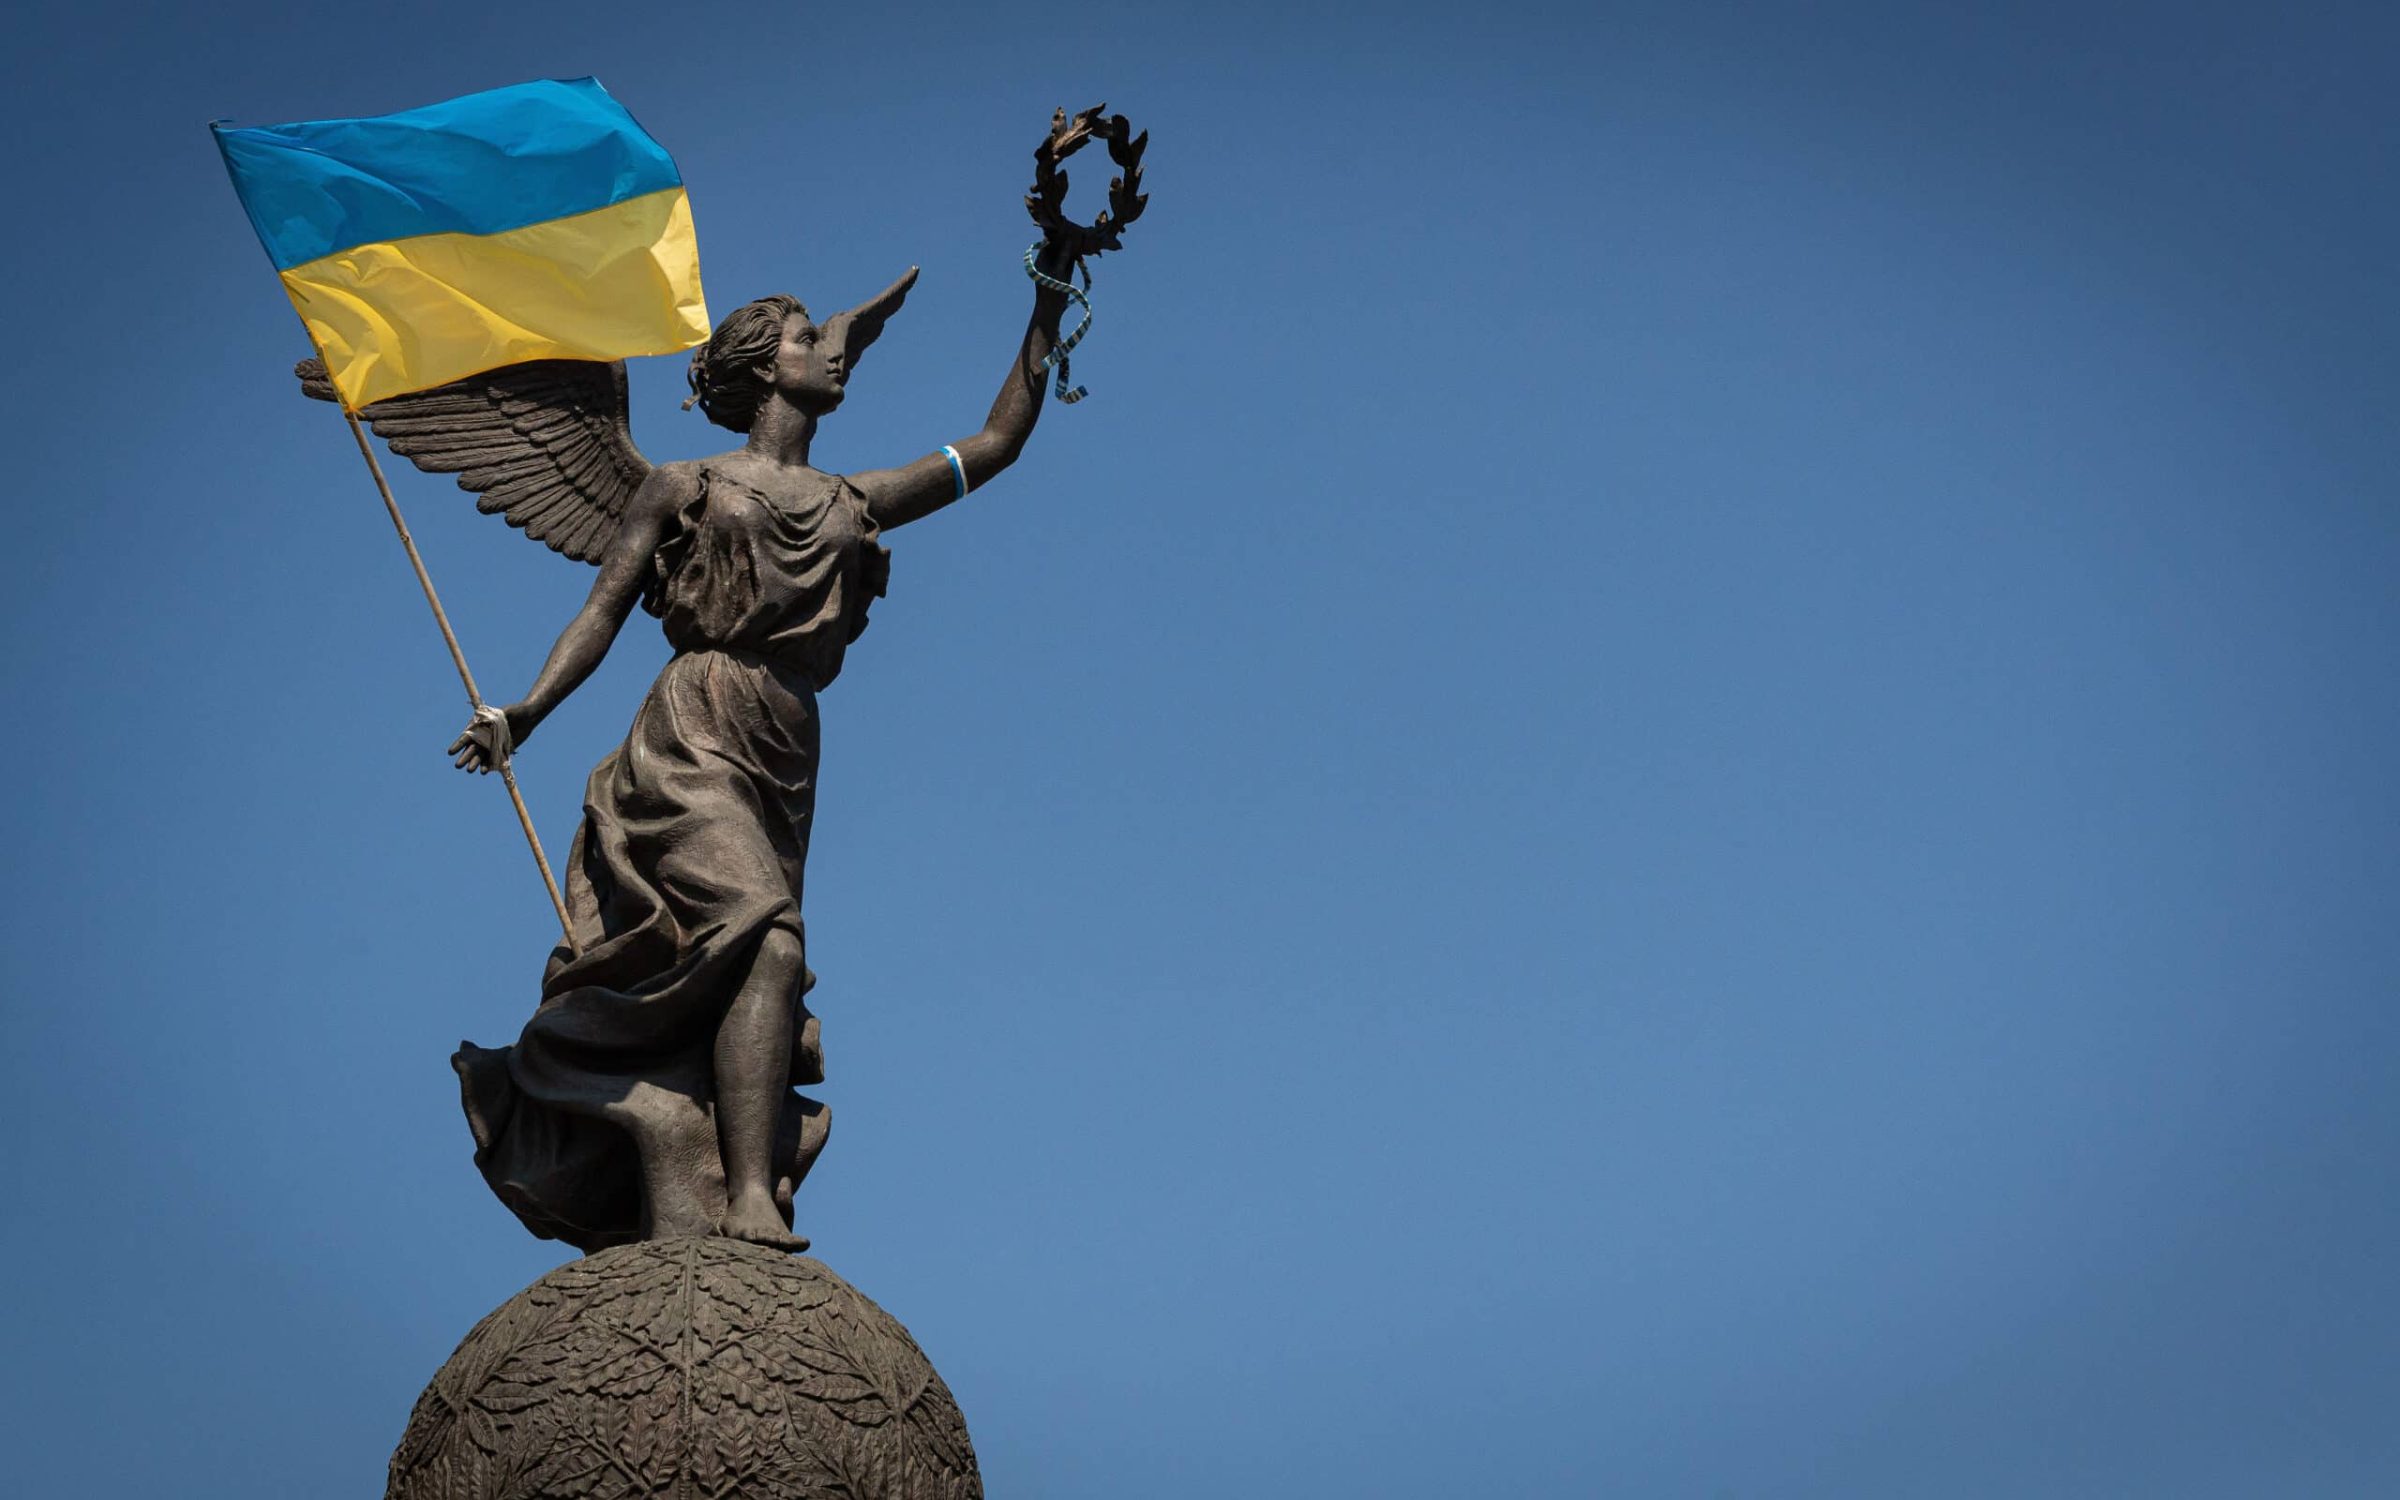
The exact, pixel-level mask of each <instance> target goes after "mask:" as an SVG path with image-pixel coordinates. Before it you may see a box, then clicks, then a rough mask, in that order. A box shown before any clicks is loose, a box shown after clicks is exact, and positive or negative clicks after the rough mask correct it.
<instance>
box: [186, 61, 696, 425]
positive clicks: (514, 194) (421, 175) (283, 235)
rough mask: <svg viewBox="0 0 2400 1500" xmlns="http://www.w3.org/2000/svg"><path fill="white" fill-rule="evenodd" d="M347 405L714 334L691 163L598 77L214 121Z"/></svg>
mask: <svg viewBox="0 0 2400 1500" xmlns="http://www.w3.org/2000/svg"><path fill="white" fill-rule="evenodd" d="M210 129H211V130H213V131H214V132H215V133H216V138H217V146H218V148H219V149H220V150H222V151H223V152H224V154H225V168H226V170H227V171H229V172H231V173H232V174H233V186H234V191H235V192H237V193H239V194H240V195H241V199H242V207H243V208H244V209H246V210H248V211H249V214H250V223H251V225H252V226H253V227H254V228H256V229H257V230H258V237H259V240H260V241H261V242H262V243H263V244H265V246H266V247H267V254H268V256H269V257H270V258H271V259H273V260H274V262H275V269H276V270H277V271H279V272H281V273H282V276H283V286H284V290H285V291H286V292H288V293H290V294H291V299H292V306H293V307H294V308H296V309H298V311H299V313H300V319H301V321H302V322H304V323H306V324H307V325H308V332H309V337H311V338H312V339H314V340H315V341H316V345H317V350H318V352H319V353H320V354H322V355H323V356H324V359H325V368H326V370H327V371H328V372H329V373H330V374H331V375H332V377H333V384H334V388H335V389H336V390H338V391H339V392H340V393H341V396H342V400H343V403H344V404H345V405H347V406H348V407H350V409H351V410H353V411H355V410H357V409H358V408H359V407H362V406H365V405H366V404H367V403H369V402H371V401H379V400H381V399H383V398H384V397H386V396H395V395H399V394H401V393H403V392H406V391H420V390H424V389H426V388H428V387H431V386H437V385H444V384H447V383H448V382H450V381H453V380H457V379H459V378H460V377H462V376H466V375H473V374H476V373H478V372H480V371H484V370H490V369H496V368H498V367H499V366H501V365H513V364H517V363H519V362H521V361H524V360H529V359H621V358H623V357H625V356H627V355H632V354H668V353H672V352H674V351H675V350H678V349H689V348H691V347H692V346H693V345H695V344H698V343H700V342H702V341H703V340H705V339H706V338H707V337H708V305H707V303H706V302H705V301H704V300H703V299H702V297H701V293H700V249H699V245H698V243H697V242H696V241H695V240H694V239H693V237H692V208H691V203H690V202H689V200H687V199H686V198H685V197H684V192H683V175H682V174H681V173H680V172H678V171H676V170H675V162H674V159H673V158H672V157H670V156H668V155H667V153H666V150H665V148H664V147H662V146H660V145H659V144H658V142H656V141H654V140H652V139H650V137H649V136H648V135H647V134H645V133H644V132H643V130H642V127H641V126H639V125H636V124H635V123H634V121H633V116H631V115H629V114H627V113H626V112H625V107H624V106H623V105H621V104H619V103H617V101H616V100H614V99H612V98H610V97H609V95H608V91H607V90H606V89H603V88H602V87H600V84H599V82H598V81H597V80H595V79H590V78H577V79H571V80H549V81H544V82H539V83H524V84H518V85H517V86H515V87H513V88H504V89H493V90H491V91H490V92H488V93H482V94H469V95H467V96H466V97H465V98H462V99H452V100H450V101H449V102H447V103H444V104H434V105H429V106H427V107H426V108H424V109H412V110H404V111H402V112H401V113H399V114H396V115H377V116H375V117H373V118H371V119H363V120H307V121H302V122H300V123H298V124H293V125H265V126H260V127H258V128H256V129H248V130H229V129H226V128H224V127H222V126H211V127H210Z"/></svg>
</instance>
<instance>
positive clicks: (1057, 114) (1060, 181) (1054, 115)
mask: <svg viewBox="0 0 2400 1500" xmlns="http://www.w3.org/2000/svg"><path fill="white" fill-rule="evenodd" d="M1107 108H1108V106H1107V105H1105V104H1095V105H1093V106H1092V107H1091V108H1090V109H1087V110H1083V111H1081V112H1079V113H1077V114H1076V115H1074V116H1073V117H1072V118H1070V117H1069V116H1068V114H1067V112H1066V111H1065V110H1064V109H1059V110H1054V111H1052V112H1051V115H1050V133H1049V134H1048V135H1047V136H1044V137H1043V138H1042V143H1041V144H1040V145H1038V146H1036V147H1034V148H1033V187H1032V189H1031V190H1030V191H1028V192H1027V193H1026V194H1025V212H1026V213H1028V214H1030V215H1032V216H1033V222H1034V223H1035V224H1036V225H1038V226H1040V228H1041V231H1042V238H1043V239H1044V240H1045V241H1047V242H1048V243H1050V244H1053V245H1058V246H1061V247H1063V248H1065V249H1066V250H1067V251H1069V252H1070V253H1072V254H1073V255H1074V257H1075V258H1076V259H1077V260H1079V261H1080V260H1084V259H1086V258H1088V257H1090V256H1095V255H1099V254H1101V253H1102V252H1104V251H1108V250H1118V249H1122V248H1124V247H1123V244H1122V241H1121V240H1120V238H1119V237H1120V236H1122V235H1123V234H1124V233H1125V226H1126V225H1128V224H1131V223H1132V222H1133V221H1134V220H1136V219H1138V218H1140V217H1141V216H1142V209H1143V208H1144V207H1146V206H1147V205H1148V204H1149V202H1150V196H1149V194H1147V193H1144V192H1143V191H1142V151H1143V149H1144V148H1145V147H1147V146H1148V145H1149V144H1150V132H1149V131H1147V130H1145V131H1143V132H1142V133H1141V134H1140V135H1135V134H1134V133H1133V126H1132V125H1131V124H1130V123H1129V122H1128V121H1127V120H1126V118H1125V117H1124V116H1123V115H1108V116H1106V117H1103V116H1102V114H1101V111H1103V110H1105V109H1107ZM1094 140H1103V141H1106V142H1108V158H1109V160H1110V161H1113V162H1115V163H1116V164H1117V175H1116V176H1114V177H1111V178H1110V179H1109V180H1108V207H1107V208H1106V209H1103V210H1102V211H1101V214H1100V217H1098V218H1097V219H1094V220H1093V221H1092V222H1091V223H1089V224H1078V223H1076V222H1075V221H1074V220H1073V219H1070V218H1068V217H1067V173H1066V169H1065V168H1064V166H1062V165H1061V163H1063V162H1065V161H1066V159H1067V158H1068V157H1070V156H1073V155H1074V154H1075V153H1076V152H1078V151H1081V150H1082V149H1083V148H1084V147H1085V146H1087V145H1089V144H1090V143H1091V142H1092V141H1094Z"/></svg>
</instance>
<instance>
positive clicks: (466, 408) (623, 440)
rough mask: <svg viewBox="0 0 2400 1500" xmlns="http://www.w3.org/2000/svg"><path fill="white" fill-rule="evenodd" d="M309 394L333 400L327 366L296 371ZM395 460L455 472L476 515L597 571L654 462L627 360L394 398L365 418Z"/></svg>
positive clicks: (538, 365)
mask: <svg viewBox="0 0 2400 1500" xmlns="http://www.w3.org/2000/svg"><path fill="white" fill-rule="evenodd" d="M292 373H293V374H295V375H297V376H299V377H300V389H301V391H302V392H303V393H304V394H306V395H310V396H314V397H316V398H317V399H318V400H320V401H331V400H333V399H334V393H333V386H332V384H331V383H330V382H329V381H327V380H326V378H325V366H324V365H323V363H321V362H320V361H317V360H314V359H304V360H302V361H300V363H299V364H297V365H295V366H293V367H292ZM359 415H360V416H362V417H364V418H365V419H366V421H367V425H368V426H370V427H372V428H374V429H375V432H376V435H377V436H379V437H381V438H382V439H383V440H384V441H385V442H386V443H387V444H389V445H390V447H391V450H392V451H393V452H394V453H397V454H399V455H401V456H402V457H404V458H406V459H407V460H408V461H409V462H411V463H413V464H415V465H416V466H417V467H418V468H420V469H423V470H425V471H426V472H427V473H431V474H456V475H457V476H458V487H459V488H460V489H462V490H468V491H471V492H472V493H473V494H474V495H475V497H476V498H475V508H476V509H477V510H480V511H482V512H484V513H485V514H486V515H489V514H491V513H492V512H494V511H497V512H499V513H500V514H501V515H504V516H506V517H507V518H508V524H509V525H511V526H514V527H517V528H519V529H520V530H522V531H523V532H524V533H525V534H526V535H527V536H529V537H532V538H533V539H534V540H535V541H537V542H545V543H547V544H548V545H549V547H550V549H551V550H552V551H554V552H564V553H565V554H566V555H567V556H569V557H571V558H574V559H575V560H576V561H577V562H587V563H597V562H599V561H600V558H601V554H603V553H605V552H606V551H607V550H608V543H609V540H610V538H612V537H614V536H615V535H616V534H617V522H618V521H619V520H620V519H621V518H622V517H623V516H624V514H625V506H626V504H627V502H629V501H630V500H632V499H633V492H634V491H635V490H637V489H640V488H641V485H642V481H643V480H644V479H645V478H647V477H649V474H650V461H649V460H648V459H645V458H643V457H642V453H641V450H640V449H639V448H636V447H634V446H633V430H632V427H631V426H630V425H629V422H628V419H627V416H626V410H625V364H624V361H622V360H609V361H605V362H603V361H598V360H582V359H537V360H531V361H528V362H527V363H525V364H521V365H505V366H503V367H501V368H500V369H497V370H487V371H485V372H484V373H483V374H481V375H470V376H468V377H467V378H466V379H464V380H458V381H453V382H451V383H450V384H449V385H444V386H436V387H434V388H433V389H432V390H429V391H415V392H412V393H410V394H409V395H406V396H390V397H386V398H385V399H384V400H381V401H377V402H375V403H374V404H372V405H370V406H368V407H365V408H364V409H362V410H361V411H360V412H359Z"/></svg>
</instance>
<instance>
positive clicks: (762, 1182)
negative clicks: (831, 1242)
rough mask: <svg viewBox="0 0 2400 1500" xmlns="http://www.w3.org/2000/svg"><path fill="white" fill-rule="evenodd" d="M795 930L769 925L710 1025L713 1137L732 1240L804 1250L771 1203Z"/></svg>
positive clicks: (787, 1071)
mask: <svg viewBox="0 0 2400 1500" xmlns="http://www.w3.org/2000/svg"><path fill="white" fill-rule="evenodd" d="M800 971H801V951H800V939H799V937H798V935H796V934H794V933H791V932H788V931H786V930H785V929H783V928H781V927H776V928H770V929H769V930H768V932H767V935H766V936H765V937H764V938H763V939H761V940H760V942H759V945H758V957H757V958H756V959H755V960H754V961H753V962H752V963H751V965H750V976H749V978H748V979H746V980H745V981H744V982H743V984H742V988H741V992H740V993H739V994H737V995H735V996H734V1000H733V1005H732V1007H731V1008H730V1009H728V1010H727V1011H726V1012H725V1021H724V1024H723V1025H721V1026H719V1027H718V1028H717V1048H716V1085H717V1139H718V1144H719V1146H720V1148H721V1149H722V1150H723V1152H724V1154H725V1197H726V1205H725V1220H724V1223H723V1224H722V1225H720V1226H719V1227H720V1229H721V1230H722V1232H723V1233H725V1234H728V1235H731V1236H732V1237H733V1238H735V1239H741V1240H749V1241H751V1242H752V1243H754V1244H760V1245H773V1246H775V1247H777V1248H779V1249H784V1250H805V1249H807V1248H808V1241H807V1240H805V1239H803V1238H801V1237H800V1236H798V1235H796V1234H794V1233H792V1232H791V1230H790V1229H789V1228H788V1227H787V1226H786V1225H785V1224H784V1222H783V1214H782V1213H781V1211H779V1210H778V1209H777V1208H776V1207H775V1177H774V1148H775V1128H776V1126H777V1125H778V1124H780V1123H781V1121H782V1117H783V1101H784V1095H785V1092H786V1090H787V1089H788V1088H789V1087H790V1079H791V1070H792V1024H793V1017H794V1014H795V1013H796V1012H797V1010H798V1009H799V1002H800Z"/></svg>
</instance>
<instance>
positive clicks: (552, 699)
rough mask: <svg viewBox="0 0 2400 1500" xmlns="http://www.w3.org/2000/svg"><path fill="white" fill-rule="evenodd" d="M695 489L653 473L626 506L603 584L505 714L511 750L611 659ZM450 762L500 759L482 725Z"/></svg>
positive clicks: (680, 478)
mask: <svg viewBox="0 0 2400 1500" xmlns="http://www.w3.org/2000/svg"><path fill="white" fill-rule="evenodd" d="M695 482H696V479H695V477H694V476H693V475H692V474H691V473H689V472H688V471H687V470H686V469H685V468H684V467H683V466H682V465H680V464H670V465H667V466H666V467H664V468H659V469H653V470H652V471H651V472H650V476H649V477H648V478H647V479H645V480H643V481H642V487H641V488H640V489H638V490H636V491H635V492H634V496H633V499H632V500H631V501H629V502H627V504H626V507H625V519H624V520H623V521H622V522H620V523H619V524H618V526H617V532H616V535H615V536H614V537H613V538H611V539H610V541H609V544H608V550H607V551H606V552H605V553H603V554H602V556H601V559H600V577H599V579H598V580H597V581H596V582H594V583H593V584H592V592H591V595H590V597H589V598H587V599H585V600H584V601H583V608H581V609H579V610H577V611H576V612H575V618H574V619H572V620H570V621H568V622H567V628H566V629H565V630H563V631H561V632H559V637H558V644H557V645H555V646H552V647H551V648H550V658H549V660H547V661H545V662H543V663H542V670H541V672H540V673H539V674H538V675H537V676H536V677H535V678H534V679H533V686H532V687H530V688H528V689H526V691H525V697H524V698H523V700H522V701H520V702H517V703H512V704H510V705H509V706H508V707H507V708H506V709H504V710H503V712H504V713H506V714H507V716H508V733H509V739H510V742H511V743H512V744H515V745H522V744H524V743H525V741H526V738H527V737H528V736H530V735H531V734H532V733H533V731H534V730H535V729H537V728H539V727H540V726H541V722H542V720H544V719H546V718H548V717H549V716H550V711H551V710H552V709H554V708H556V707H558V705H559V704H561V703H563V702H565V701H566V698H567V695H568V694H569V693H572V692H574V691H575V689H577V688H579V687H581V686H582V685H583V682H584V679H585V678H588V677H590V676H591V675H592V672H593V671H594V670H595V669H596V668H597V667H598V666H599V665H600V662H601V659H602V658H603V657H605V656H607V655H608V648H609V647H610V646H611V645H612V644H614V643H615V641H616V639H617V631H618V630H619V629H621V628H622V627H623V626H624V624H625V617H626V616H627V615H629V614H631V613H633V606H634V603H635V601H636V600H638V599H640V598H641V596H642V578H643V576H644V574H645V573H646V572H647V571H648V570H649V567H650V556H651V554H652V553H653V552H655V551H657V550H658V543H659V539H660V537H661V536H663V535H664V534H665V531H666V526H667V521H668V518H669V517H671V516H673V515H674V514H675V512H676V510H677V509H678V508H680V507H681V506H682V504H683V503H684V501H685V500H687V499H689V498H690V495H691V487H692V485H693V484H694V483H695ZM450 754H452V755H453V756H455V757H457V763H458V766H459V769H461V770H464V771H490V770H492V769H494V768H495V767H497V766H498V765H499V763H500V759H501V757H500V753H499V747H498V746H497V745H495V744H493V743H492V736H491V734H490V731H489V730H488V729H487V728H486V727H485V726H483V725H482V724H481V723H480V722H478V723H470V724H469V725H468V726H467V727H466V729H465V730H464V731H463V732H462V733H461V734H460V735H459V737H458V739H457V740H456V741H454V742H453V743H452V744H451V746H450Z"/></svg>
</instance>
